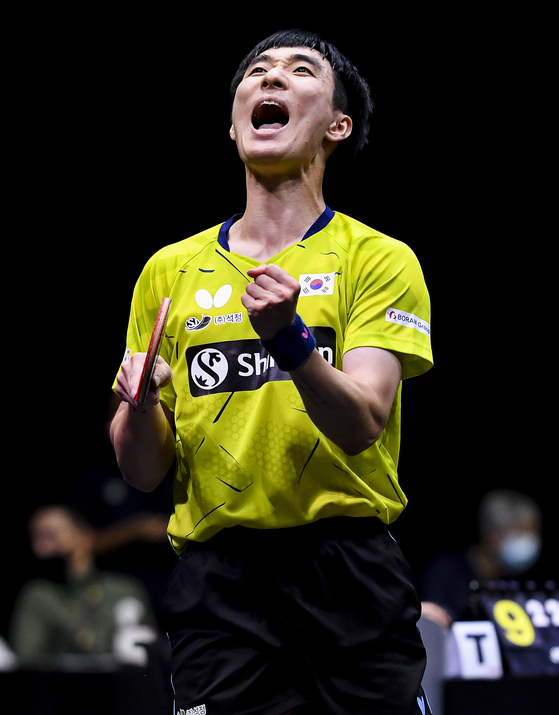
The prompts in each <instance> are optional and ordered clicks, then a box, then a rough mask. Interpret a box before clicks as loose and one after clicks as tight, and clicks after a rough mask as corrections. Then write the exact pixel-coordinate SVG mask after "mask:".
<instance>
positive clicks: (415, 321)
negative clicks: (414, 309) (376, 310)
mask: <svg viewBox="0 0 559 715" xmlns="http://www.w3.org/2000/svg"><path fill="white" fill-rule="evenodd" d="M386 321H387V322H388V323H395V324H396V325H403V326H404V327H406V328H413V329H414V330H417V332H418V333H423V334H424V335H427V336H428V337H431V326H430V325H429V323H428V322H427V321H425V320H421V318H418V317H417V315H413V313H406V311H405V310H398V309H397V308H388V310H387V311H386Z"/></svg>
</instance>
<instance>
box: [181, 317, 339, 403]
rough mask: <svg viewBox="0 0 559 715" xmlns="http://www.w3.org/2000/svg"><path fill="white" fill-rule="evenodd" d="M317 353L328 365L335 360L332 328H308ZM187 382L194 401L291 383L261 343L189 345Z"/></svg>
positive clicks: (334, 335) (286, 374) (334, 334)
mask: <svg viewBox="0 0 559 715" xmlns="http://www.w3.org/2000/svg"><path fill="white" fill-rule="evenodd" d="M309 330H310V332H311V333H312V334H313V335H314V337H315V340H316V346H317V350H318V351H319V352H320V354H321V355H322V356H323V357H324V359H325V360H327V361H328V362H329V363H330V364H331V365H334V363H335V357H336V333H335V331H334V330H333V328H324V327H316V328H309ZM186 362H187V365H188V380H189V385H190V393H191V395H192V396H193V397H202V396H203V395H209V394H214V393H219V392H243V391H246V390H258V389H259V388H260V387H262V385H265V384H266V383H267V382H273V381H280V380H290V379H291V378H290V376H289V373H288V372H285V371H284V370H280V369H279V367H278V366H277V365H276V362H275V360H274V359H273V358H272V356H271V355H270V353H269V352H268V351H267V350H266V349H265V348H264V347H263V346H262V345H261V344H260V340H258V339H251V340H230V341H227V342H221V343H220V342H216V343H211V344H207V345H191V346H190V347H189V348H187V350H186Z"/></svg>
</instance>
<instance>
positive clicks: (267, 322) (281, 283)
mask: <svg viewBox="0 0 559 715" xmlns="http://www.w3.org/2000/svg"><path fill="white" fill-rule="evenodd" d="M247 273H248V275H249V276H250V277H251V278H253V279H254V282H253V283H249V284H248V285H247V287H246V293H244V295H243V296H241V302H242V304H243V305H244V306H245V308H246V309H247V311H248V317H249V319H250V322H251V324H252V327H253V328H254V330H255V331H256V332H257V333H258V335H259V336H260V337H261V338H262V340H273V339H274V338H275V337H276V336H277V335H279V333H281V332H282V331H284V330H287V328H289V327H290V326H291V325H292V324H293V321H294V320H295V316H296V314H297V300H298V298H299V292H300V290H301V286H300V285H299V283H298V282H297V281H296V280H295V279H294V278H292V277H291V276H290V275H289V273H287V272H286V271H284V270H283V268H280V267H279V266H274V265H273V264H264V265H261V266H258V268H251V269H250V270H248V271H247Z"/></svg>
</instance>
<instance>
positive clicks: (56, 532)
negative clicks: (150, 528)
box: [10, 505, 155, 665]
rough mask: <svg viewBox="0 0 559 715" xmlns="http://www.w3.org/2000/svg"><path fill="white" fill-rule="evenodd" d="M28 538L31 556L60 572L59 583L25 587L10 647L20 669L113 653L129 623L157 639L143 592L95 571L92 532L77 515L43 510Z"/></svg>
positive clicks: (54, 508)
mask: <svg viewBox="0 0 559 715" xmlns="http://www.w3.org/2000/svg"><path fill="white" fill-rule="evenodd" d="M29 534H30V539H31V548H32V551H33V553H34V555H35V556H36V557H37V558H39V559H41V560H50V561H51V563H55V562H56V561H57V560H61V561H62V565H63V572H62V573H61V574H60V576H61V577H60V578H58V579H55V578H49V579H33V580H31V581H29V582H28V583H27V584H26V585H25V586H24V587H23V588H22V590H21V592H20V594H19V596H18V599H17V601H16V604H15V607H14V611H13V615H12V623H11V634H10V641H11V645H12V648H13V650H14V652H15V654H16V656H17V658H18V662H19V664H20V665H39V664H41V663H43V662H44V661H45V660H46V659H49V658H51V657H52V656H56V655H67V654H88V655H100V654H107V653H112V652H113V643H114V638H115V635H116V633H117V630H118V628H119V626H123V625H126V624H130V622H132V621H133V622H134V624H135V625H137V626H140V625H144V626H149V627H151V631H152V633H153V638H152V639H154V638H155V619H154V617H153V614H152V612H151V606H150V604H149V598H148V595H147V593H146V591H145V589H144V586H143V585H142V584H141V583H140V582H138V581H136V580H135V579H132V578H130V577H128V576H124V575H121V574H116V573H108V572H104V571H99V570H98V569H97V568H96V566H95V558H94V531H93V529H92V527H91V526H90V525H89V524H88V523H87V522H86V521H85V520H84V519H83V517H81V515H79V514H77V513H75V512H74V511H73V510H71V509H70V508H68V507H66V506H57V505H53V506H45V507H41V508H39V509H38V510H37V511H36V512H35V513H34V514H33V515H32V516H31V519H30V522H29ZM53 576H54V574H53ZM148 630H149V629H148Z"/></svg>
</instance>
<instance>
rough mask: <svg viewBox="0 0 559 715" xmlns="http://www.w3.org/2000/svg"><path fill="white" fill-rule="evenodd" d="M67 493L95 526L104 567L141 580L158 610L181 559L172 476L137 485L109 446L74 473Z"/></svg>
mask: <svg viewBox="0 0 559 715" xmlns="http://www.w3.org/2000/svg"><path fill="white" fill-rule="evenodd" d="M109 447H110V449H109ZM67 497H68V499H69V501H70V503H71V504H72V505H73V506H74V507H75V508H76V509H77V510H78V511H79V512H80V513H81V514H83V515H84V516H85V517H86V518H87V520H88V522H89V523H90V524H91V525H92V526H93V527H94V528H95V554H96V562H97V565H98V566H99V568H101V569H103V570H107V571H115V572H118V573H125V574H128V575H129V576H132V577H134V578H137V579H139V580H140V581H141V582H142V583H143V584H144V586H145V587H146V588H147V590H148V593H149V595H150V598H151V604H152V608H153V609H154V610H155V611H157V609H158V607H159V604H160V602H161V598H162V596H163V592H164V589H165V586H166V584H167V580H168V578H169V575H170V573H171V571H172V569H173V567H174V565H175V563H176V559H177V557H176V555H175V553H174V551H173V549H172V548H171V546H170V544H169V540H168V538H167V524H168V521H169V516H170V515H171V513H172V510H173V497H172V479H167V480H164V482H163V483H162V484H161V485H160V486H159V487H158V488H157V489H155V490H154V491H153V492H149V493H144V492H140V491H139V490H137V489H133V488H132V487H130V486H129V485H128V484H126V482H125V481H124V479H123V478H122V474H121V472H120V470H119V468H118V465H117V464H116V460H115V456H114V451H113V450H112V446H110V445H108V446H107V453H105V452H104V451H102V450H98V451H97V454H96V458H95V461H92V462H90V463H89V464H86V465H85V466H84V467H83V468H82V469H81V470H79V471H77V472H76V473H75V474H74V476H73V478H72V481H71V483H70V485H69V488H68V490H67Z"/></svg>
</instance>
